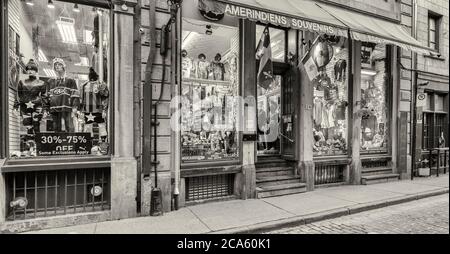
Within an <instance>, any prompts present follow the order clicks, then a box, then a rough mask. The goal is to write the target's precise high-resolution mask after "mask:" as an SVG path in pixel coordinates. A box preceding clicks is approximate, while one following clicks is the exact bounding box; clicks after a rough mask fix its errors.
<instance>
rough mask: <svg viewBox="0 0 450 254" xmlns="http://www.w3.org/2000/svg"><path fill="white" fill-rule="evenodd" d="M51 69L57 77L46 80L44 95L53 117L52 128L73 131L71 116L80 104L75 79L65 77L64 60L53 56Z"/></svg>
mask: <svg viewBox="0 0 450 254" xmlns="http://www.w3.org/2000/svg"><path fill="white" fill-rule="evenodd" d="M53 69H54V70H55V72H56V74H57V76H58V77H57V78H52V79H50V80H49V81H48V82H47V86H46V97H47V99H48V105H47V106H48V108H49V110H50V114H51V116H52V118H53V130H54V131H55V132H62V129H63V128H62V126H63V124H64V126H65V132H74V131H75V130H74V125H73V118H74V115H75V114H76V112H77V110H78V107H79V105H80V95H79V91H78V87H77V84H76V82H75V80H73V79H71V78H68V77H66V64H65V63H64V60H62V59H60V58H55V59H54V60H53Z"/></svg>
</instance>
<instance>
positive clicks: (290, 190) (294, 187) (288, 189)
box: [256, 183, 306, 198]
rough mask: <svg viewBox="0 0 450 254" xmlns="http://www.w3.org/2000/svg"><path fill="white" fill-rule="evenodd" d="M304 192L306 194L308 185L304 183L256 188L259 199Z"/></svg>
mask: <svg viewBox="0 0 450 254" xmlns="http://www.w3.org/2000/svg"><path fill="white" fill-rule="evenodd" d="M302 192H306V184H304V183H289V184H280V185H273V186H265V187H257V188H256V194H257V197H258V198H268V197H275V196H282V195H289V194H296V193H302Z"/></svg>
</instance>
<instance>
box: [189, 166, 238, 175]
mask: <svg viewBox="0 0 450 254" xmlns="http://www.w3.org/2000/svg"><path fill="white" fill-rule="evenodd" d="M240 172H242V166H241V165H234V166H223V167H202V168H192V169H187V170H182V171H181V177H182V178H186V177H195V176H206V175H225V174H236V173H240Z"/></svg>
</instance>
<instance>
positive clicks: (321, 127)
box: [310, 35, 349, 156]
mask: <svg viewBox="0 0 450 254" xmlns="http://www.w3.org/2000/svg"><path fill="white" fill-rule="evenodd" d="M348 51H349V50H348V41H347V39H345V38H342V37H334V36H326V35H322V36H319V37H318V38H317V39H316V42H315V44H313V46H312V48H311V51H310V55H311V59H312V60H313V64H314V65H315V66H316V67H317V73H316V74H315V75H314V78H313V79H312V84H313V86H314V92H313V96H314V98H313V154H314V156H333V155H343V154H346V153H347V148H348V138H347V133H348V119H349V117H348V106H349V103H348V61H349V60H348V56H349V54H348Z"/></svg>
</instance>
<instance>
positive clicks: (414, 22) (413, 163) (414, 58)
mask: <svg viewBox="0 0 450 254" xmlns="http://www.w3.org/2000/svg"><path fill="white" fill-rule="evenodd" d="M412 8H413V10H412V29H411V30H412V36H413V37H414V38H415V39H417V0H413V2H412ZM411 79H412V88H413V89H412V93H411V94H412V96H411V97H412V98H411V99H412V101H413V102H414V103H411V104H412V110H411V112H412V113H413V115H412V117H411V119H412V120H413V123H412V131H411V132H412V133H411V137H412V139H411V140H412V144H411V146H412V149H411V180H414V173H415V170H416V166H417V164H416V159H417V158H416V153H417V152H416V149H417V148H416V144H417V142H416V138H417V137H416V124H417V123H416V121H417V116H416V97H417V53H416V52H413V55H412V70H411Z"/></svg>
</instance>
